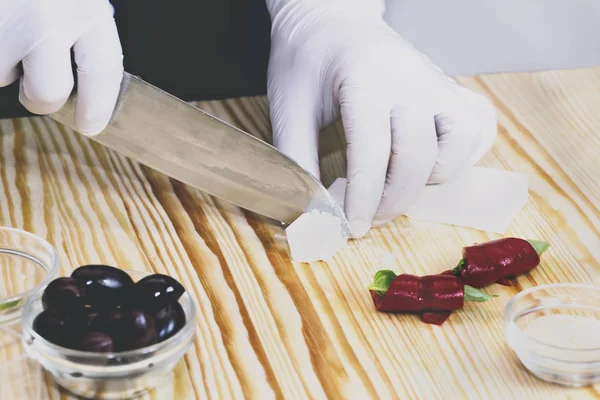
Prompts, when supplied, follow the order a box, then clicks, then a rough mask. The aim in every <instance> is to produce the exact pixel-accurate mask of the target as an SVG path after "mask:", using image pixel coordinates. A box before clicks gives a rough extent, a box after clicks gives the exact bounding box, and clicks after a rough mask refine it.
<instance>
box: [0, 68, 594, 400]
mask: <svg viewBox="0 0 600 400" xmlns="http://www.w3.org/2000/svg"><path fill="white" fill-rule="evenodd" d="M460 81H461V83H463V84H465V85H467V86H469V87H471V88H473V89H474V90H476V91H479V92H482V93H484V94H485V95H486V96H488V97H489V98H490V99H492V100H493V102H494V103H495V104H496V106H497V107H498V114H499V115H498V118H499V124H500V127H499V133H500V135H499V138H498V141H497V142H496V144H495V146H494V148H493V150H492V151H491V152H490V153H489V154H488V155H487V156H486V157H485V159H484V160H482V162H481V163H480V165H482V166H487V167H493V168H499V169H506V170H511V171H519V172H524V173H527V174H529V176H530V187H531V190H530V201H529V203H528V204H527V206H526V207H525V209H524V210H523V211H522V212H521V213H520V215H519V216H518V217H517V218H516V220H515V221H514V223H513V225H512V227H511V229H510V231H509V232H507V235H514V236H518V237H527V238H537V239H543V240H547V241H549V242H550V243H551V244H552V247H551V248H550V250H549V251H548V252H547V253H546V254H545V255H544V257H543V262H542V264H541V265H540V266H539V267H538V268H536V269H535V270H534V271H533V272H532V273H531V274H530V275H527V276H522V277H520V278H518V285H517V286H516V287H502V286H494V287H493V291H494V293H496V294H499V295H500V296H499V297H498V298H497V299H494V300H492V301H490V302H488V303H485V304H477V305H476V306H471V305H469V306H466V307H465V308H464V309H463V310H461V311H460V312H456V313H454V314H453V315H452V316H451V317H450V319H449V321H448V322H447V323H446V324H444V325H443V326H441V327H438V326H432V325H426V324H423V323H421V322H420V321H419V319H418V317H415V316H408V315H387V314H379V313H376V312H375V311H374V308H373V305H372V302H371V299H370V297H369V293H368V291H367V290H366V286H367V285H368V284H369V282H370V280H371V279H372V276H373V273H374V272H375V271H377V270H378V269H380V268H382V267H386V268H391V269H394V270H395V271H397V272H401V271H402V272H408V273H416V274H425V273H433V272H439V271H442V270H444V269H445V268H448V267H452V266H454V265H455V264H456V262H457V261H458V259H459V258H460V256H461V248H462V247H463V246H464V245H468V244H472V243H474V242H481V241H485V240H489V239H492V238H496V237H497V236H495V235H488V234H485V233H482V232H479V231H475V230H471V229H466V228H458V227H452V226H445V225H438V224H433V223H426V222H418V221H411V220H408V219H406V218H400V219H398V220H397V221H395V222H394V223H393V224H391V225H389V226H386V227H383V228H380V229H377V230H373V231H372V232H371V233H370V234H369V235H368V236H367V237H366V238H364V239H363V240H360V241H356V242H353V243H352V244H351V245H350V246H349V248H348V249H345V250H344V251H343V252H342V253H340V254H339V255H338V256H336V257H335V259H334V260H333V261H332V262H330V263H328V264H325V263H315V264H313V265H305V264H296V263H293V262H291V261H290V259H289V257H288V255H287V252H286V251H287V250H286V248H285V246H282V245H281V242H280V241H278V239H277V238H276V236H275V234H276V233H278V230H277V229H276V228H274V227H272V226H268V225H266V224H264V223H263V222H262V220H261V218H259V217H257V216H256V215H253V214H251V213H248V212H245V211H242V210H240V209H238V208H236V207H233V206H231V205H229V204H226V203H224V202H221V201H218V200H215V199H213V198H211V197H209V196H207V195H205V194H202V193H200V192H198V191H196V190H193V189H191V188H189V187H186V186H185V185H183V184H181V183H178V182H175V181H173V180H170V179H169V178H167V177H165V176H163V175H161V174H159V173H156V172H153V171H151V170H149V169H147V168H145V167H142V166H140V165H138V164H136V163H134V162H131V161H129V160H127V159H125V158H123V157H121V156H119V155H117V154H115V153H113V152H111V151H108V150H106V149H104V148H102V147H101V146H99V145H96V144H94V143H92V142H91V141H90V140H87V139H85V138H83V137H81V136H79V135H77V134H75V133H74V132H71V131H66V130H65V129H63V128H61V127H59V126H57V125H56V124H55V123H54V122H53V121H51V120H50V119H47V118H34V119H16V120H5V121H0V165H1V169H0V224H1V225H3V226H12V227H17V228H21V229H25V230H28V231H31V232H34V233H36V234H37V235H40V236H42V237H44V238H47V240H49V241H50V242H52V243H53V244H54V245H55V246H56V247H57V248H58V251H59V253H60V260H61V263H62V266H61V268H62V273H63V274H67V273H69V272H70V271H71V270H72V269H74V268H76V267H77V266H79V265H80V264H84V263H95V262H102V263H107V264H113V265H117V266H120V267H123V268H134V269H146V270H148V271H155V272H162V273H168V274H171V275H173V276H175V277H177V278H178V279H180V280H181V282H182V283H183V284H184V285H185V286H186V287H187V289H188V291H189V292H190V293H191V294H192V295H193V297H194V298H195V300H196V302H197V304H198V308H199V311H198V319H197V325H198V330H197V338H196V341H195V343H194V346H193V347H192V349H191V350H190V351H189V353H188V354H187V355H186V357H185V359H184V360H183V361H182V362H181V363H180V364H179V365H178V367H177V369H176V373H175V376H174V378H173V379H172V380H170V381H168V382H166V383H165V384H164V385H162V386H160V387H159V388H158V389H157V390H155V391H153V392H151V393H149V394H148V395H147V396H143V397H142V398H144V399H193V398H202V399H204V398H207V399H236V398H253V399H269V398H284V397H285V398H290V399H295V398H297V399H306V398H311V399H320V398H330V399H340V398H357V399H371V398H372V399H458V398H461V399H462V398H473V399H475V398H481V399H566V398H577V399H579V398H581V399H587V398H595V399H597V398H600V388H584V389H566V388H562V387H559V386H555V385H551V384H548V383H545V382H542V381H540V380H538V379H536V378H534V377H533V376H531V375H530V374H529V373H528V372H527V371H526V370H525V369H524V368H523V367H521V365H520V364H519V363H518V360H517V359H516V358H515V356H514V355H513V354H512V353H511V352H510V350H509V348H508V346H507V344H506V342H505V340H504V337H503V332H502V312H503V308H504V306H505V305H506V303H507V302H508V301H509V300H510V298H511V297H512V296H514V295H515V294H516V293H517V292H518V291H519V290H521V289H523V288H527V287H531V286H534V285H538V284H542V283H549V282H580V283H587V284H590V283H591V284H599V283H600V263H599V260H600V231H599V230H600V207H599V205H600V170H599V168H598V165H599V164H598V155H599V154H600V135H599V132H600V68H599V69H586V70H574V71H560V72H559V71H555V72H542V73H531V74H505V75H492V76H484V77H475V78H465V79H460ZM199 106H200V107H201V108H204V109H206V110H207V111H209V112H211V113H215V114H216V115H217V116H219V117H221V118H223V119H225V120H227V121H229V122H232V123H233V124H235V125H237V126H239V127H241V128H243V129H246V130H248V131H250V132H251V133H253V134H256V135H258V136H259V137H261V138H264V139H267V140H268V139H269V131H270V127H269V118H268V108H267V103H266V100H265V99H264V98H245V99H238V100H229V101H222V102H210V103H201V104H199ZM322 142H323V143H322V146H321V147H322V153H323V154H322V156H323V177H324V180H325V183H326V184H329V183H331V182H332V181H333V180H334V179H335V178H336V177H337V176H340V175H343V173H344V158H343V153H342V151H341V148H342V146H343V139H342V135H341V128H340V125H339V124H338V125H336V126H334V127H332V128H330V129H328V130H327V131H326V132H325V133H324V135H323V141H322ZM9 356H11V355H10V354H8V353H7V352H6V351H4V350H2V349H0V360H1V359H2V358H5V359H6V358H8V357H9ZM12 356H14V355H12ZM3 375H4V376H5V377H6V371H2V370H0V379H2V376H3ZM21 378H22V379H21V381H20V382H19V380H15V381H14V382H15V383H14V384H13V386H12V390H14V394H13V395H10V394H8V396H10V397H6V398H7V399H8V398H19V397H20V396H21V397H22V396H23V395H22V393H25V392H26V391H25V390H24V386H23V385H24V382H25V383H26V384H27V387H29V385H31V386H35V385H36V384H41V385H42V386H41V390H40V391H39V393H37V392H36V394H35V396H39V398H42V399H58V398H68V396H67V395H65V394H63V393H60V392H59V391H58V389H57V388H56V387H54V386H53V385H52V382H51V380H50V379H49V378H48V377H46V378H43V377H42V376H41V375H39V376H38V375H32V376H25V377H21ZM11 382H12V381H11ZM6 387H8V388H9V389H10V382H9V384H8V386H7V385H6V384H5V385H4V388H6ZM28 390H29V389H28ZM4 393H5V394H6V393H7V392H6V391H5V392H4ZM27 393H28V395H27V396H28V398H33V397H32V396H33V394H32V393H34V392H27ZM3 398H4V397H3ZM34 400H35V398H34Z"/></svg>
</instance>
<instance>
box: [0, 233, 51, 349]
mask: <svg viewBox="0 0 600 400" xmlns="http://www.w3.org/2000/svg"><path fill="white" fill-rule="evenodd" d="M58 272H59V264H58V256H57V253H56V249H55V248H54V247H53V246H52V245H51V244H50V243H48V242H47V241H45V240H44V239H42V238H40V237H38V236H35V235H33V234H31V233H29V232H25V231H22V230H19V229H14V228H0V325H3V326H8V325H11V324H13V323H15V322H17V321H18V320H19V317H20V316H21V312H22V309H23V305H24V304H25V302H26V300H27V298H28V297H29V296H31V295H33V294H34V293H35V292H37V291H39V290H41V289H43V288H44V287H46V285H47V284H48V283H49V282H50V281H51V280H53V279H54V278H56V277H57V276H58ZM1 341H2V340H0V342H1Z"/></svg>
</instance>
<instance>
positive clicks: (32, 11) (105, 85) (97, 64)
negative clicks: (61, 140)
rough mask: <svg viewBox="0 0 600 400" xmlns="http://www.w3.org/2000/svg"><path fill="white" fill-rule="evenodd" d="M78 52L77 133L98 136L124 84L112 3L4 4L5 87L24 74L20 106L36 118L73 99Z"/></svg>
mask: <svg viewBox="0 0 600 400" xmlns="http://www.w3.org/2000/svg"><path fill="white" fill-rule="evenodd" d="M72 47H74V53H75V62H76V63H77V86H78V87H77V93H78V94H77V106H76V112H75V123H76V127H77V130H78V131H80V132H81V133H84V134H88V135H92V134H96V133H99V132H100V131H102V130H103V129H104V128H105V127H106V125H107V123H108V121H109V119H110V117H111V115H112V112H113V109H114V107H115V103H116V99H117V96H118V94H119V88H120V83H121V79H122V78H123V54H122V51H121V44H120V42H119V36H118V34H117V28H116V25H115V21H114V19H113V7H112V5H111V4H110V3H109V2H108V0H0V87H2V86H6V85H9V84H11V83H12V82H14V81H15V80H16V79H17V78H19V76H20V75H21V73H22V77H21V81H20V93H19V100H20V102H21V103H22V104H23V106H25V108H27V109H28V110H29V111H30V112H32V113H34V114H50V113H53V112H55V111H57V110H59V109H60V108H61V107H62V106H63V105H64V103H65V102H66V100H67V99H68V97H69V95H70V93H71V91H72V89H73V72H72V68H71V54H70V50H71V48H72ZM21 61H22V71H21V66H20V65H19V63H20V62H21Z"/></svg>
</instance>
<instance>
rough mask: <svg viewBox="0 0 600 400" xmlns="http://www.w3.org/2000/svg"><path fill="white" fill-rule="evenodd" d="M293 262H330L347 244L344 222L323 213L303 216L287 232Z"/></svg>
mask: <svg viewBox="0 0 600 400" xmlns="http://www.w3.org/2000/svg"><path fill="white" fill-rule="evenodd" d="M285 232H286V235H287V240H288V244H289V246H290V253H291V257H292V260H294V261H297V262H304V263H310V262H314V261H329V260H331V259H332V258H333V256H334V255H335V254H336V253H337V252H338V251H339V250H340V249H341V248H342V247H343V246H344V245H345V244H346V241H347V239H346V237H345V236H344V234H343V230H342V220H341V219H340V218H338V217H336V216H334V215H331V214H329V213H325V212H322V211H317V210H314V211H311V212H308V213H304V214H302V215H301V216H300V217H299V218H298V219H296V220H295V221H294V222H292V224H290V226H288V227H287V228H286V230H285Z"/></svg>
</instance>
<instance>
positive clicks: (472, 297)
mask: <svg viewBox="0 0 600 400" xmlns="http://www.w3.org/2000/svg"><path fill="white" fill-rule="evenodd" d="M494 297H498V296H497V295H495V294H487V293H486V292H484V291H481V290H479V289H475V288H474V287H472V286H469V285H465V301H478V302H484V301H488V300H490V299H493V298H494Z"/></svg>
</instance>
